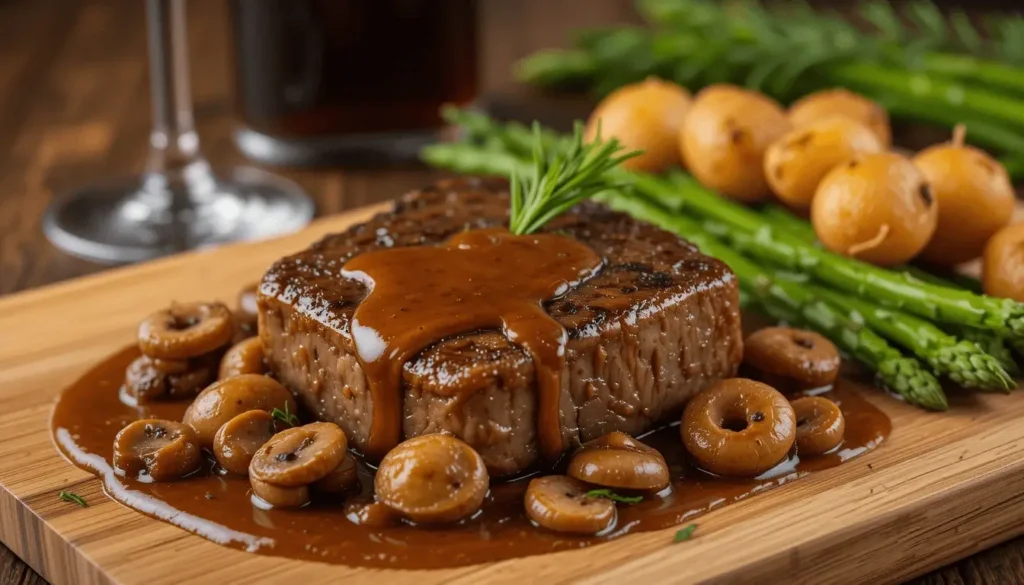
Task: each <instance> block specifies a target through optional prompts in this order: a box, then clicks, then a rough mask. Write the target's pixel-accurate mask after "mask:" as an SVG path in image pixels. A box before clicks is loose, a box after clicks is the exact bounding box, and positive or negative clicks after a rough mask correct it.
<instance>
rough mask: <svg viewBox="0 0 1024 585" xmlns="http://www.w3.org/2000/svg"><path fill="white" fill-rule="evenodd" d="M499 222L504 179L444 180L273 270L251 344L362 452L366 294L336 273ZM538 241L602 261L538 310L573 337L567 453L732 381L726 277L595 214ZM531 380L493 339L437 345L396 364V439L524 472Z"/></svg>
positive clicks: (667, 242) (733, 326)
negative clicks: (568, 240) (362, 260)
mask: <svg viewBox="0 0 1024 585" xmlns="http://www.w3.org/2000/svg"><path fill="white" fill-rule="evenodd" d="M507 221H508V199H507V195H506V193H505V185H504V183H498V182H494V181H483V180H475V179H471V180H455V181H445V182H441V183H438V184H437V185H435V186H433V187H428V188H426V189H423V190H420V191H416V192H413V193H409V194H407V195H405V196H403V197H401V198H400V199H399V200H398V201H397V202H396V204H395V207H394V210H393V211H391V212H390V213H383V214H380V215H378V216H376V217H374V218H373V219H371V220H370V221H368V222H366V223H364V224H360V225H356V226H353V227H351V228H349V229H348V230H346V231H345V232H342V233H339V234H334V235H330V236H327V237H325V238H324V239H323V240H321V241H319V242H317V243H316V244H314V245H312V246H311V247H310V248H309V249H307V250H304V251H302V252H300V253H298V254H295V255H292V256H288V257H285V258H283V259H281V260H279V261H278V262H277V263H276V264H274V266H273V267H271V269H270V270H269V271H268V272H267V274H266V275H265V276H264V278H263V281H262V283H261V286H260V291H259V319H260V336H261V338H262V340H263V345H264V348H265V354H266V358H267V360H268V362H269V365H270V367H271V369H272V370H273V372H274V373H275V374H276V375H277V376H278V378H279V379H280V380H281V381H282V382H283V383H284V384H285V385H286V386H288V387H289V388H290V389H291V390H292V391H293V392H295V393H296V395H297V396H298V398H299V399H300V400H301V401H302V402H303V403H304V404H305V406H306V407H308V408H309V409H310V410H311V411H312V412H314V413H315V414H316V415H317V416H318V417H319V418H320V419H322V420H328V421H334V422H336V423H338V425H340V426H341V427H342V428H343V429H344V430H345V432H346V434H347V435H348V437H349V440H350V441H351V442H352V443H353V444H354V445H355V446H356V448H357V449H361V448H362V447H364V446H365V444H366V441H367V437H368V434H369V429H370V423H371V421H372V414H373V404H372V397H371V396H370V392H369V389H368V387H367V384H366V379H365V376H364V374H363V371H362V368H361V367H360V364H359V362H358V360H357V358H356V351H355V348H354V346H353V342H352V338H351V334H350V331H349V323H350V320H351V318H352V314H353V312H354V310H355V307H356V306H357V305H358V304H359V302H360V301H361V300H362V299H363V297H364V296H365V294H366V290H365V288H364V287H363V285H361V284H360V283H358V282H355V281H352V280H346V279H343V278H341V277H340V274H341V269H342V266H343V265H344V264H345V262H346V261H347V260H348V259H349V258H352V257H353V256H355V255H357V254H361V253H365V252H368V251H370V250H375V249H379V248H385V247H391V246H418V245H434V244H438V243H440V242H443V241H444V240H446V239H447V238H448V237H449V236H451V235H452V234H454V233H457V232H459V231H461V230H464V229H476V228H483V227H493V226H499V225H504V224H506V223H507ZM545 230H546V231H557V232H559V233H562V234H564V235H567V236H571V237H575V238H576V239H578V240H580V241H582V242H584V243H586V244H587V245H588V246H590V247H591V248H592V249H594V250H595V251H596V252H597V253H598V254H599V255H600V256H602V257H603V258H604V260H605V266H604V268H603V269H602V270H601V272H600V273H598V274H597V275H596V276H594V277H593V278H591V279H590V280H588V281H586V282H585V283H583V284H582V285H580V286H578V287H576V288H575V289H573V290H571V291H570V292H568V293H567V294H565V295H564V296H562V297H560V298H558V299H555V300H553V301H551V302H549V303H547V304H546V309H547V311H548V313H549V314H550V315H551V316H552V317H553V318H554V319H555V320H557V321H558V322H559V323H560V324H561V325H562V326H563V327H565V328H566V331H567V332H568V335H569V342H568V347H567V354H566V369H565V372H564V374H563V376H562V397H561V400H560V404H561V409H560V410H561V427H562V433H563V436H564V438H565V439H566V442H567V444H570V445H571V444H576V443H578V442H579V441H587V440H589V439H592V438H595V437H597V436H600V435H602V434H604V433H607V432H610V431H613V430H619V431H623V432H627V433H631V434H637V433H640V432H643V431H646V430H648V429H651V428H653V427H655V426H657V425H659V424H662V423H664V422H666V421H669V420H671V419H673V418H675V417H678V416H679V413H680V412H681V410H682V407H683V405H684V403H685V402H686V400H687V399H688V398H689V397H690V396H692V395H693V394H695V393H696V392H698V391H699V390H701V389H703V388H704V387H706V386H707V385H709V384H710V383H711V382H713V381H715V380H717V379H720V378H723V377H728V376H732V375H734V374H735V371H736V368H737V365H738V364H739V362H740V359H741V354H742V334H741V331H740V315H739V301H738V289H737V284H736V279H735V276H734V275H733V274H732V272H731V271H730V270H729V268H728V267H727V266H725V265H724V264H722V263H721V262H718V261H717V260H714V259H712V258H709V257H707V256H704V255H702V254H701V253H700V252H699V251H697V249H696V248H694V247H693V246H692V245H691V244H689V243H688V242H686V241H685V240H682V239H680V238H678V237H677V236H675V235H673V234H670V233H668V232H665V231H663V230H660V229H658V228H655V227H653V226H650V225H648V224H646V223H642V222H638V221H636V220H633V219H632V218H630V217H628V216H626V215H624V214H620V213H616V212H612V211H610V210H608V209H607V208H606V207H604V206H602V205H599V204H596V203H585V204H582V205H580V206H578V207H576V208H575V209H574V210H573V211H571V212H569V213H566V214H564V215H563V216H561V217H559V218H557V219H555V220H554V221H552V222H551V223H549V224H548V225H547V226H546V227H545ZM408 286H411V287H414V286H416V283H415V282H410V283H408ZM534 379H535V378H534V369H533V365H532V363H531V360H530V358H529V356H528V355H527V354H526V353H525V352H523V351H522V350H521V349H520V348H519V347H517V346H515V345H513V344H511V343H510V342H509V341H508V340H507V339H505V337H504V336H503V335H502V334H501V333H500V332H497V331H478V332H472V333H467V334H464V335H460V336H457V337H454V338H450V339H444V340H439V341H438V343H436V344H434V345H433V346H431V347H430V348H428V349H427V350H425V351H423V352H422V353H421V354H419V355H418V356H417V357H416V358H414V359H412V360H410V361H409V362H407V363H406V364H405V366H404V370H403V393H404V396H403V401H404V402H403V411H404V417H403V430H404V434H405V436H406V437H413V436H416V435H421V434H424V433H434V432H442V431H444V432H450V433H453V434H454V435H456V436H458V437H460V438H462V439H463V440H465V441H466V442H468V443H469V444H470V445H472V446H473V447H474V448H476V449H477V450H478V451H479V452H480V454H481V455H482V456H483V458H484V460H485V462H486V463H487V466H488V469H489V471H490V472H491V473H492V474H493V475H509V474H514V473H518V472H521V471H524V470H527V469H529V468H530V467H531V466H532V465H534V464H535V463H536V462H538V458H539V454H538V448H537V445H536V439H535V437H536V433H535V426H536V411H535V409H536V395H535V387H534V386H535V384H534ZM466 384H470V385H471V387H472V390H474V391H473V392H471V393H468V394H466V393H463V397H462V398H460V399H455V398H454V397H453V396H454V395H455V392H453V388H456V387H459V388H464V387H465V385H466ZM466 396H468V398H467V397H466Z"/></svg>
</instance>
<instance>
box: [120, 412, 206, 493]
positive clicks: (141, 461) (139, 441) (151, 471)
mask: <svg viewBox="0 0 1024 585" xmlns="http://www.w3.org/2000/svg"><path fill="white" fill-rule="evenodd" d="M200 465H202V455H201V453H200V449H199V442H198V440H197V439H196V435H195V432H193V431H192V429H191V428H190V427H188V426H186V425H183V424H181V423H178V422H174V421H169V420H160V419H152V418H151V419H143V420H137V421H135V422H133V423H131V424H130V425H128V426H126V427H125V428H123V429H121V432H119V433H117V437H115V438H114V467H115V468H117V469H120V470H122V471H124V472H125V473H126V474H128V475H130V476H133V477H137V476H140V475H143V476H144V475H148V476H149V477H151V478H153V480H155V481H171V480H175V479H178V478H180V477H184V476H186V475H188V474H190V473H193V472H195V471H196V470H197V469H199V467H200Z"/></svg>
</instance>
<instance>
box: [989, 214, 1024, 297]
mask: <svg viewBox="0 0 1024 585" xmlns="http://www.w3.org/2000/svg"><path fill="white" fill-rule="evenodd" d="M981 284H982V287H983V288H984V289H985V294H987V295H991V296H994V297H1003V298H1007V299H1013V300H1015V301H1021V302H1024V223H1015V224H1012V225H1008V226H1006V227H1004V228H1003V229H1001V230H999V231H998V232H996V235H994V236H992V238H991V239H989V241H988V244H986V245H985V255H984V257H983V261H982V265H981Z"/></svg>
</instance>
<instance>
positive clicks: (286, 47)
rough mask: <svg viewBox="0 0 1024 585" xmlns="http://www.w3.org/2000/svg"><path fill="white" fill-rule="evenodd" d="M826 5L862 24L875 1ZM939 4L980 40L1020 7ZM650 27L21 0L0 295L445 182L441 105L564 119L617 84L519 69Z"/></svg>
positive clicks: (269, 0)
mask: <svg viewBox="0 0 1024 585" xmlns="http://www.w3.org/2000/svg"><path fill="white" fill-rule="evenodd" d="M780 4H782V5H788V4H787V3H786V2H768V6H769V7H770V8H774V7H776V6H777V5H780ZM790 4H791V3H790ZM809 4H810V5H812V6H813V7H814V8H815V9H818V10H820V11H828V12H830V13H831V12H835V13H836V14H839V15H842V16H844V17H845V16H847V15H849V16H850V17H851V18H852V20H851V22H854V23H855V24H857V25H858V26H860V25H861V24H865V19H864V18H863V17H862V16H860V14H861V12H862V9H863V5H864V4H865V3H864V2H855V1H839V0H833V1H825V0H821V1H817V2H810V3H809ZM875 4H879V2H876V3H875ZM880 4H882V5H885V4H886V3H885V2H880ZM891 4H892V6H893V7H895V8H897V9H898V11H899V12H901V14H906V15H910V16H909V18H910V19H911V20H913V18H914V15H915V14H916V13H915V10H917V8H916V6H917V5H920V3H919V2H918V3H914V2H908V3H903V2H893V3H891ZM935 6H938V7H939V8H940V9H941V10H942V11H944V12H945V13H946V14H947V16H949V15H953V14H955V15H956V16H957V17H958V18H961V17H962V18H963V19H964V20H965V21H967V22H971V23H973V24H974V25H976V26H977V27H978V30H980V31H982V33H981V34H985V32H984V31H985V30H986V29H985V21H986V19H990V18H991V16H992V15H998V14H1000V13H1002V12H1007V11H1009V12H1012V11H1014V10H1019V9H1020V6H1019V2H1016V1H1014V0H1004V1H998V0H974V1H972V2H962V1H960V2H958V1H950V0H939V1H938V2H936V3H935ZM147 14H148V17H147ZM640 23H641V16H640V15H639V14H638V11H637V10H636V8H635V6H634V2H632V1H631V0H522V1H513V0H435V1H432V2H427V1H425V0H381V1H377V2H362V1H358V0H351V1H341V0H234V1H225V0H204V1H197V0H193V1H190V2H186V1H184V0H182V1H181V2H171V1H169V0H147V1H145V2H143V1H138V0H77V1H71V0H68V1H59V0H3V1H2V2H0V155H2V156H0V205H2V206H3V213H2V214H0V233H2V234H3V243H2V248H0V258H2V260H0V266H2V267H3V268H2V269H0V293H2V292H10V291H13V290H18V289H22V288H25V287H27V286H30V285H36V284H42V283H45V282H52V281H54V280H58V279H61V278H66V277H69V276H74V275H78V274H84V273H87V272H90V271H92V270H95V267H93V266H92V265H91V264H87V263H82V262H81V261H79V260H75V259H72V258H71V257H69V254H70V255H73V256H78V257H80V258H84V259H86V260H92V261H99V262H103V263H124V262H136V261H141V260H145V259H147V258H151V257H156V256H160V255H164V254H167V253H172V252H175V251H178V250H182V249H188V248H194V247H201V246H204V245H215V244H218V243H221V242H225V241H233V240H239V239H251V238H258V237H266V236H270V235H274V234H275V233H281V232H286V231H291V230H294V229H296V228H297V227H298V226H301V225H303V224H304V223H305V222H306V221H308V220H309V218H310V216H311V215H312V214H313V213H314V212H315V213H317V214H321V215H322V214H328V213H333V212H336V211H339V210H341V209H346V208H351V207H354V206H358V205H361V204H364V203H367V202H370V201H375V200H380V199H384V198H389V197H392V196H394V195H395V194H396V193H399V192H401V191H403V190H405V189H409V188H412V187H414V186H416V185H419V184H422V183H424V182H426V181H428V180H430V179H431V177H432V176H433V175H434V173H433V172H432V171H427V170H424V169H423V168H421V167H419V166H418V165H417V164H416V162H415V160H416V152H417V151H418V149H419V147H420V146H422V145H423V144H425V143H428V142H430V141H432V140H436V139H438V137H439V136H441V134H440V131H441V127H442V123H441V120H440V118H439V117H438V115H437V111H438V105H439V104H442V103H456V104H460V105H473V106H476V107H480V108H483V109H486V110H488V111H490V112H492V113H494V114H496V115H498V116H500V117H514V118H524V119H531V118H540V119H541V120H543V121H545V122H549V123H552V124H554V125H556V126H565V124H566V123H567V121H569V120H571V119H572V118H573V117H575V116H576V115H584V114H585V113H586V112H587V106H588V105H589V104H591V103H593V99H594V97H595V96H597V95H600V93H602V89H601V87H600V84H597V86H596V87H595V86H594V85H593V84H592V85H591V86H590V87H589V88H588V87H575V88H574V87H560V86H559V85H568V86H571V85H572V84H571V83H570V84H558V83H555V84H548V85H549V87H547V88H546V90H547V91H540V90H539V89H538V88H537V87H532V88H531V87H527V86H526V85H525V84H523V83H520V82H519V80H517V76H516V73H515V64H516V63H517V61H519V60H520V59H522V58H524V57H526V56H528V55H530V54H531V53H534V52H535V51H538V50H540V49H545V48H549V47H566V46H569V45H571V44H572V43H573V40H574V39H577V38H579V36H580V35H579V31H580V30H586V29H591V28H595V27H607V26H611V25H624V24H625V25H629V24H640ZM922 23H923V25H924V26H925V27H926V26H927V25H928V19H927V15H925V16H924V17H923V20H922ZM918 24H921V23H918ZM918 24H915V23H911V28H913V27H914V26H918ZM954 24H956V23H954ZM956 30H957V31H958V30H959V29H956ZM1015 32H1021V31H1019V30H1018V31H1015ZM1009 36H1011V37H1012V36H1014V35H1012V34H1011V35H1009ZM1019 36H1022V37H1024V34H1021V35H1019ZM147 38H148V39H149V42H148V44H147ZM1018 44H1019V43H1018ZM962 49H964V50H966V51H967V52H969V51H970V49H971V47H970V46H967V47H962ZM819 68H823V67H819ZM717 69H718V68H717V67H710V68H709V70H710V71H715V70H717ZM737 75H738V76H739V77H742V75H740V74H737ZM616 81H619V82H621V81H623V80H616ZM690 81H691V83H689V85H691V86H692V87H691V89H697V88H698V87H699V86H700V85H701V84H702V83H704V82H706V81H707V80H706V79H702V78H701V76H700V75H698V76H697V77H696V78H694V79H691V80H690ZM734 81H741V82H742V81H744V80H743V79H736V80H734ZM533 85H534V86H543V85H545V84H544V83H533ZM693 86H696V87H693ZM572 90H580V91H572ZM777 97H780V99H783V100H785V99H786V98H787V97H791V96H785V95H780V96H777ZM872 97H875V98H876V99H880V98H879V97H878V96H872ZM193 109H194V114H193ZM910 109H914V107H913V104H911V107H910ZM947 113H948V112H947ZM896 117H897V118H899V117H898V116H896ZM193 119H194V120H195V124H194V125H193ZM897 121H899V120H898V119H897ZM932 125H933V126H936V124H932ZM996 125H998V124H996ZM937 126H938V128H939V129H940V130H942V131H943V132H945V134H932V135H926V138H925V139H923V140H922V141H919V142H925V143H927V142H929V141H931V142H934V137H935V136H943V135H948V131H949V126H950V125H949V124H945V125H944V124H937ZM969 131H970V130H969ZM995 132H996V133H999V132H998V128H996V129H995ZM972 134H973V135H977V132H973V131H972ZM911 141H913V140H911ZM238 165H244V167H243V168H241V169H239V168H237V167H238ZM268 165H270V166H274V167H276V169H275V170H274V172H275V174H267V173H260V172H259V171H254V170H252V169H251V168H248V167H252V166H257V167H263V168H266V166H268ZM311 169H315V170H311ZM340 169H344V171H343V172H342V171H340ZM55 201H56V203H54V202H55ZM41 231H45V232H46V234H47V235H48V236H49V239H50V240H51V241H52V242H54V243H55V244H56V246H57V247H58V248H59V249H60V250H62V252H58V251H57V250H55V249H53V248H51V247H49V246H46V245H45V244H44V242H43V241H42V240H40V238H39V234H40V232H41ZM11 266H14V267H13V268H11Z"/></svg>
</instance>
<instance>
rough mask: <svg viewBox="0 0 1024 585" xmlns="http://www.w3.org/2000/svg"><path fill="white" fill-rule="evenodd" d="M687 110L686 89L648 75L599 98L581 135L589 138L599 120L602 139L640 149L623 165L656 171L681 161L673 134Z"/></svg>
mask: <svg viewBox="0 0 1024 585" xmlns="http://www.w3.org/2000/svg"><path fill="white" fill-rule="evenodd" d="M689 109H690V92H688V91H686V89H684V88H682V87H680V86H678V85H676V84H674V83H671V82H668V81H663V80H661V79H658V78H657V77H648V78H647V79H645V80H644V81H641V82H639V83H633V84H630V85H626V86H623V87H620V88H619V89H617V90H615V91H614V92H612V93H610V94H608V96H606V97H605V98H604V99H603V100H601V103H599V104H598V105H597V108H595V109H594V111H593V113H591V114H590V118H589V119H588V120H587V128H586V134H585V137H586V139H587V140H588V141H591V140H593V139H594V138H595V137H596V136H597V131H598V123H599V122H600V130H601V137H602V138H605V139H607V138H611V137H614V138H617V139H618V140H619V142H621V143H622V145H623V146H624V147H626V151H631V150H642V151H643V154H641V155H640V156H637V157H635V158H631V159H627V160H626V161H624V162H623V163H622V166H623V167H625V168H627V169H630V170H633V171H645V172H649V173H660V172H663V171H665V170H668V169H669V168H671V167H674V166H677V165H679V164H680V162H681V159H682V157H681V155H680V154H679V142H678V140H677V136H678V135H679V128H680V127H681V126H682V125H683V117H684V116H685V115H686V112H687V110H689Z"/></svg>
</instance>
